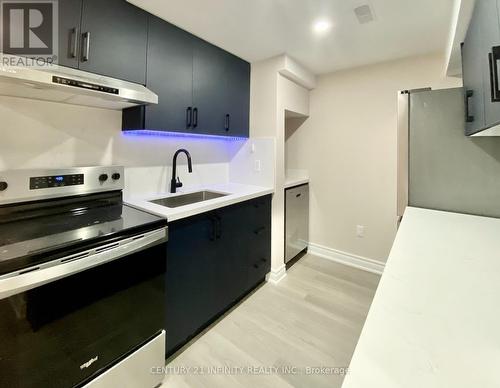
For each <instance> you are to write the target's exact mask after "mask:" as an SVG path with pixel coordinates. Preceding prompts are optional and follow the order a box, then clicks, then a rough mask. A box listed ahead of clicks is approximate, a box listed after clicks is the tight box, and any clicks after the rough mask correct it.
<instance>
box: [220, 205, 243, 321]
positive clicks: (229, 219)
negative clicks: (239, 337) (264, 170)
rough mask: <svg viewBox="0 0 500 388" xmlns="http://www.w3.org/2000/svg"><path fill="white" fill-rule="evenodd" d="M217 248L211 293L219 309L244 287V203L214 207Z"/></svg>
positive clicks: (237, 298) (230, 301)
mask: <svg viewBox="0 0 500 388" xmlns="http://www.w3.org/2000/svg"><path fill="white" fill-rule="evenodd" d="M216 216H217V217H218V222H219V228H220V230H219V235H218V236H219V240H218V244H219V248H218V254H217V255H216V260H215V261H214V266H215V268H216V274H215V279H216V283H215V294H216V302H217V309H218V311H219V313H222V312H224V311H225V310H226V309H227V308H228V307H229V306H231V305H232V304H234V303H235V302H236V301H238V300H239V299H240V298H241V297H242V296H243V295H244V294H245V292H246V291H247V287H246V284H247V273H248V264H247V263H248V254H249V242H250V239H251V238H252V236H251V228H250V226H249V225H248V224H247V220H248V203H246V202H244V203H241V204H237V205H233V206H230V207H227V208H223V209H219V210H217V213H216Z"/></svg>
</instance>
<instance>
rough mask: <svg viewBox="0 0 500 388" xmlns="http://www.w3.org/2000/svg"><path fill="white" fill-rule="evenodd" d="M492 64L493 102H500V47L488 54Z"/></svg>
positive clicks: (494, 48)
mask: <svg viewBox="0 0 500 388" xmlns="http://www.w3.org/2000/svg"><path fill="white" fill-rule="evenodd" d="M488 59H489V63H490V84H491V102H500V87H499V85H498V61H500V46H495V47H493V48H492V49H491V53H489V54H488Z"/></svg>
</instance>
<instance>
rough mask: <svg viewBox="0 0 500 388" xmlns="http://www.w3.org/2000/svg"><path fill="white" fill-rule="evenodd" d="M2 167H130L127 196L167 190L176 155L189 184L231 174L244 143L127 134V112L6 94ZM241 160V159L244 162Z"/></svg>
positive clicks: (0, 110)
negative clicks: (232, 163) (183, 151)
mask: <svg viewBox="0 0 500 388" xmlns="http://www.w3.org/2000/svg"><path fill="white" fill-rule="evenodd" d="M0 117H1V129H0V136H1V137H0V139H1V140H0V171H1V170H7V169H19V168H55V167H71V166H89V165H112V164H115V165H124V166H126V167H127V168H126V177H125V178H126V181H127V185H126V187H127V189H126V195H141V194H144V193H156V192H165V191H166V190H167V188H168V180H169V179H170V174H171V163H172V156H173V153H174V152H175V150H177V149H178V148H187V149H188V150H189V151H190V153H191V155H192V158H193V163H194V171H193V174H188V173H187V168H186V158H185V157H184V156H183V155H181V156H179V169H178V171H179V175H180V178H181V180H182V181H183V182H184V184H185V185H186V186H191V185H199V184H209V183H221V182H227V181H228V179H229V163H230V161H231V160H232V158H233V157H235V156H236V155H237V153H238V152H239V150H240V149H241V148H242V147H243V145H244V142H242V141H241V142H240V141H237V142H233V141H227V140H212V139H193V138H185V137H184V138H183V137H151V136H125V135H123V134H122V131H121V112H119V111H111V110H104V109H96V108H88V107H82V106H74V105H66V104H59V103H53V102H45V101H36V100H28V99H22V98H12V97H1V96H0ZM240 163H241V162H240Z"/></svg>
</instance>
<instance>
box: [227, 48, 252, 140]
mask: <svg viewBox="0 0 500 388" xmlns="http://www.w3.org/2000/svg"><path fill="white" fill-rule="evenodd" d="M225 93H226V105H225V106H226V117H225V120H226V122H225V132H226V134H227V135H228V136H241V137H248V136H249V120H250V64H249V63H248V62H246V61H244V60H243V59H241V58H238V57H236V56H234V55H231V54H229V53H227V54H226V78H225Z"/></svg>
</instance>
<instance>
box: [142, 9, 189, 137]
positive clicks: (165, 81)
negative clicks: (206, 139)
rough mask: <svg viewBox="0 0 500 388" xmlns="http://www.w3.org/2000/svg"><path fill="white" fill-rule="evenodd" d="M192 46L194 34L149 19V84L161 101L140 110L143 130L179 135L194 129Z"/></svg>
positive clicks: (161, 21)
mask: <svg viewBox="0 0 500 388" xmlns="http://www.w3.org/2000/svg"><path fill="white" fill-rule="evenodd" d="M193 44H194V39H193V36H192V35H190V34H188V33H187V32H185V31H183V30H181V29H179V28H177V27H175V26H173V25H171V24H169V23H165V22H164V21H163V20H161V19H159V18H157V17H154V16H151V17H150V21H149V39H148V56H147V58H148V59H147V81H146V84H147V85H148V87H149V88H150V89H151V90H152V91H154V92H155V93H156V94H157V95H158V96H159V98H158V105H149V106H146V107H143V108H141V109H143V110H144V123H143V124H142V125H143V127H142V128H146V129H153V130H162V129H167V128H168V130H170V131H177V132H186V131H191V130H192V129H193V128H192V109H193V108H192V101H193ZM142 128H140V129H142Z"/></svg>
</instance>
